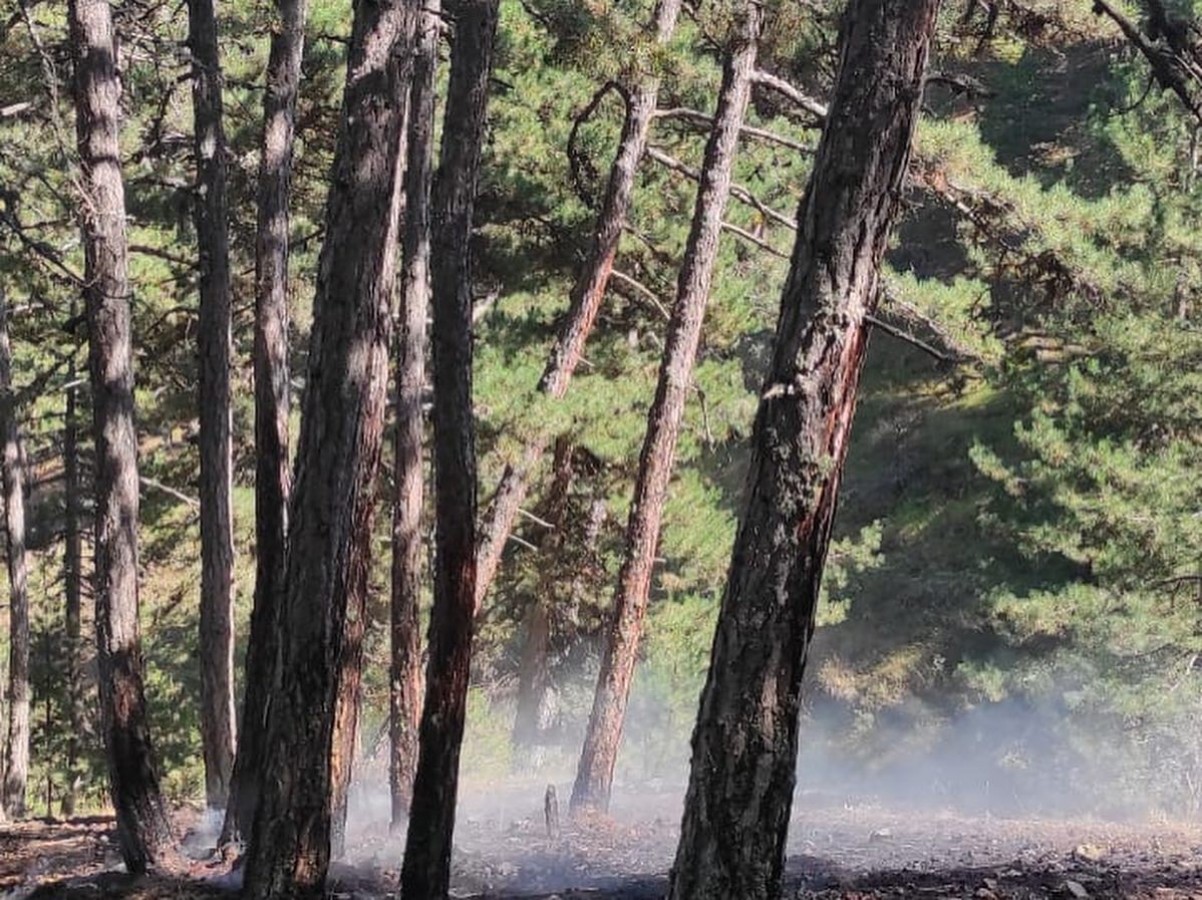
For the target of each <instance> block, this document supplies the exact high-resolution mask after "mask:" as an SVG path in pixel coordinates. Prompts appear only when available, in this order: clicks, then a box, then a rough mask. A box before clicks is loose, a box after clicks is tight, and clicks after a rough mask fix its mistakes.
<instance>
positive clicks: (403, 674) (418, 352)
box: [388, 0, 442, 829]
mask: <svg viewBox="0 0 1202 900" xmlns="http://www.w3.org/2000/svg"><path fill="white" fill-rule="evenodd" d="M418 27H419V35H418V39H417V54H416V56H415V57H414V66H413V88H412V91H411V92H410V95H409V123H408V129H409V135H408V146H407V157H408V159H407V162H406V166H405V236H404V242H403V249H404V260H403V264H402V270H401V314H400V334H398V335H397V338H396V347H397V349H396V357H397V359H396V368H397V374H396V398H397V400H396V502H395V504H394V506H393V513H392V611H391V629H390V635H391V644H392V648H391V649H392V659H391V667H390V670H389V679H390V690H389V739H390V745H391V754H390V756H389V766H388V783H389V788H390V790H391V794H392V827H393V828H394V829H396V828H399V827H400V825H401V823H402V822H404V821H405V818H406V817H407V816H408V815H409V803H410V801H411V800H412V798H413V776H414V773H415V772H416V771H417V734H418V728H419V727H420V723H421V714H422V668H421V662H422V648H421V625H420V621H419V615H418V613H419V606H420V602H421V574H422V555H423V554H422V528H421V523H422V505H423V503H422V500H423V497H422V494H423V488H424V480H423V479H424V476H423V465H422V463H423V459H422V435H423V432H424V429H423V427H422V392H423V391H424V390H425V386H426V316H427V314H428V313H429V308H430V182H431V178H432V171H431V170H432V168H433V150H434V106H435V88H436V86H435V75H436V73H437V69H438V37H439V32H440V31H441V27H442V26H441V20H440V3H439V2H438V0H433V2H430V0H427V3H426V4H425V5H424V6H423V7H422V13H421V18H420V20H419V24H418Z"/></svg>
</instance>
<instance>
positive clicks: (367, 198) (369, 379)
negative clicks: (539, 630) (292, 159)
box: [246, 0, 419, 898]
mask: <svg viewBox="0 0 1202 900" xmlns="http://www.w3.org/2000/svg"><path fill="white" fill-rule="evenodd" d="M418 8H419V7H418V4H417V3H416V2H415V0H386V2H371V0H358V2H356V4H355V18H354V24H353V26H352V34H351V46H350V56H349V59H348V62H347V81H346V89H345V93H344V97H343V110H342V121H341V124H340V127H339V135H338V144H337V148H336V150H335V155H334V169H333V173H332V175H331V178H330V185H331V186H330V195H329V200H328V202H327V206H326V239H325V244H324V245H323V247H322V252H321V258H320V261H319V263H318V275H317V288H316V293H315V297H314V323H313V331H312V337H311V339H310V349H309V369H308V378H307V383H306V388H305V396H304V403H303V409H302V418H301V432H300V441H299V446H298V450H297V467H296V486H295V492H294V494H293V498H292V508H291V525H290V528H289V537H288V546H289V552H288V554H287V562H286V567H287V574H286V579H285V586H284V594H283V608H282V610H281V614H280V616H279V619H278V621H279V625H280V650H279V657H280V666H281V668H280V670H279V672H278V673H276V674H274V675H273V677H272V686H273V691H272V695H271V697H270V699H269V701H268V704H267V710H268V713H267V730H266V731H267V734H266V738H267V740H266V756H265V759H264V763H263V767H262V769H261V772H260V796H259V802H258V805H257V808H256V811H255V815H254V825H253V831H252V838H251V842H250V850H249V854H248V860H247V866H246V896H247V897H250V898H269V897H319V896H321V895H322V893H323V889H324V883H325V877H326V872H327V870H328V868H329V861H330V842H331V838H332V837H333V826H334V825H335V824H336V822H337V818H338V815H339V810H340V809H341V808H342V799H341V798H340V797H339V792H340V790H341V789H342V788H343V787H344V786H345V784H346V782H347V779H348V776H349V767H350V759H349V758H348V757H349V755H350V753H351V752H352V751H353V739H352V740H349V741H348V740H347V738H348V736H353V731H354V728H353V725H354V721H353V719H354V710H355V709H357V705H358V695H359V672H360V664H361V660H362V652H363V647H362V634H363V622H364V617H365V615H366V610H365V599H366V588H367V577H368V569H369V565H368V563H369V551H370V537H371V522H372V518H373V513H374V509H373V507H374V493H375V492H374V482H375V477H376V471H377V468H378V465H379V457H380V445H381V441H382V435H383V424H384V408H385V395H386V393H387V381H388V378H387V374H388V347H389V337H390V334H389V332H390V331H391V321H390V317H391V312H392V302H391V301H392V296H393V290H394V282H395V276H396V260H397V231H398V225H397V219H398V214H399V204H400V185H399V180H400V164H401V153H400V149H401V139H402V119H403V105H402V103H400V102H398V98H399V97H402V96H403V92H405V91H407V90H408V84H407V83H405V82H404V80H403V73H402V68H403V66H402V61H403V60H405V59H406V58H408V57H409V55H410V53H411V42H412V40H413V30H414V25H415V22H416V18H417V13H418ZM348 718H349V719H350V721H348ZM348 744H349V746H348Z"/></svg>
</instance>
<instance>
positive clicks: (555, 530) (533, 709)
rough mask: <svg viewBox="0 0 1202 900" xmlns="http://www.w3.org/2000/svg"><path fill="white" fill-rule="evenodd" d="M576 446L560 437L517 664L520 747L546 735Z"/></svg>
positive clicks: (516, 735)
mask: <svg viewBox="0 0 1202 900" xmlns="http://www.w3.org/2000/svg"><path fill="white" fill-rule="evenodd" d="M572 450H573V447H572V442H571V441H570V440H569V439H568V438H567V437H564V436H561V437H560V438H559V439H558V440H557V441H556V442H555V460H554V462H553V463H552V466H551V469H552V476H551V489H550V490H549V491H548V492H547V499H546V503H545V504H544V507H543V510H542V513H543V518H544V520H545V521H546V522H547V524H548V525H550V530H549V531H548V532H547V533H546V534H545V535H544V537H543V540H542V542H541V544H540V546H539V557H540V558H541V559H542V560H543V561H544V562H543V563H542V571H541V574H540V576H539V579H538V587H537V588H536V590H535V594H534V596H533V597H531V598H530V605H529V607H528V609H527V611H526V627H525V637H524V640H523V642H522V656H521V660H520V661H519V663H518V705H517V711H516V713H515V714H514V718H513V743H514V744H515V745H517V746H518V747H530V746H533V745H534V744H537V743H538V742H539V738H540V736H541V734H542V726H543V723H542V715H541V713H542V709H543V704H544V703H545V701H546V696H547V691H548V689H549V688H550V672H549V660H548V658H547V657H548V654H549V652H550V648H551V604H552V603H553V602H555V598H556V596H557V595H560V594H563V593H566V592H565V591H563V590H561V589H560V587H559V582H560V579H561V577H562V576H563V574H564V573H563V570H562V569H561V568H559V567H557V566H556V565H555V562H554V561H555V559H556V558H557V556H558V555H559V554H560V553H562V551H563V549H564V548H565V545H566V539H565V537H564V533H565V530H566V528H565V526H566V524H567V522H566V520H567V508H568V496H569V494H570V492H571V490H572V479H573V477H574V475H575V470H574V467H573V465H572Z"/></svg>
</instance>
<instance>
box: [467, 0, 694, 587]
mask: <svg viewBox="0 0 1202 900" xmlns="http://www.w3.org/2000/svg"><path fill="white" fill-rule="evenodd" d="M680 6H681V0H659V2H658V3H657V4H656V7H655V14H654V16H653V18H652V22H651V28H652V29H653V30H654V31H655V36H656V41H657V42H658V43H659V44H660V45H661V46H662V45H664V44H666V43H667V42H668V41H669V40H670V39H671V37H672V32H673V31H674V30H675V28H676V19H677V17H678V16H679V14H680ZM658 97H659V77H658V76H657V75H656V74H655V72H654V71H650V72H647V73H645V74H644V75H643V76H642V78H641V79H640V80H639V81H638V83H637V84H635V85H633V86H632V87H631V88H630V89H629V91H628V92H627V105H626V119H625V121H624V122H623V124H622V136H621V139H620V141H619V142H618V152H617V155H616V156H615V157H614V161H613V165H612V166H611V167H610V170H609V183H608V185H607V186H606V189H605V197H604V199H603V200H602V202H601V210H600V211H599V212H598V213H597V223H596V226H595V228H594V231H593V236H592V240H591V241H590V243H589V248H588V255H587V256H586V257H585V260H584V265H583V267H582V268H581V270H580V273H579V274H578V275H577V277H576V283H575V284H574V285H573V287H572V293H571V296H570V299H569V303H568V311H567V315H566V316H565V317H564V319H563V322H562V323H561V324H560V326H559V333H558V335H557V336H556V339H555V344H554V346H553V347H552V348H551V355H550V357H549V358H548V360H547V365H546V368H545V369H544V370H543V375H542V378H541V379H540V381H539V383H538V389H539V390H540V391H541V392H543V393H544V394H549V395H550V396H551V397H553V398H554V399H556V400H561V399H563V396H564V394H566V393H567V390H568V385H569V384H570V383H571V380H572V375H573V374H575V372H576V367H577V366H578V365H579V364H580V360H581V358H582V357H583V356H584V345H585V342H586V341H587V340H588V336H589V334H590V333H591V332H592V330H593V323H594V322H595V321H596V319H597V312H598V311H599V310H600V309H601V301H602V300H603V299H604V297H605V289H606V287H607V286H608V285H609V276H610V272H611V271H612V270H613V264H614V257H615V256H616V255H617V253H618V244H619V242H620V241H621V238H622V229H623V228H624V227H625V226H626V216H627V214H628V213H629V212H630V204H631V201H632V199H633V197H634V184H635V177H636V175H637V174H638V167H639V161H640V160H642V158H643V152H644V150H646V148H647V135H648V133H649V132H650V130H651V122H652V121H653V120H654V118H655V108H656V103H657V98H658ZM550 439H551V435H546V434H539V435H537V436H535V437H534V438H532V439H531V440H530V441H529V443H528V444H527V445H526V448H525V449H524V450H523V451H522V455H521V458H520V459H519V460H518V461H517V462H516V463H511V464H510V465H509V466H507V467H506V468H505V472H504V473H503V474H502V476H501V481H500V483H499V484H498V485H497V489H496V491H495V492H494V494H493V497H492V501H491V503H490V504H489V511H488V519H487V521H486V522H485V523H484V526H483V527H482V528H481V530H480V537H479V547H478V552H477V567H476V607H477V609H479V607H480V606H481V605H482V604H483V603H484V597H485V595H486V594H487V593H488V589H489V587H490V586H491V585H492V581H493V578H494V576H495V575H496V573H497V567H498V566H499V565H500V563H501V555H502V553H504V551H505V542H506V541H508V540H509V535H510V534H512V533H513V526H514V522H515V521H516V520H517V515H518V510H519V509H520V508H521V506H522V502H523V501H524V500H525V499H526V490H527V487H528V485H529V483H530V475H531V473H532V472H533V470H534V468H535V466H536V465H537V464H538V462H539V460H541V459H542V457H543V453H544V452H545V451H546V449H547V443H548V441H549V440H550Z"/></svg>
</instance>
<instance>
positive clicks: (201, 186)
mask: <svg viewBox="0 0 1202 900" xmlns="http://www.w3.org/2000/svg"><path fill="white" fill-rule="evenodd" d="M188 46H189V48H190V49H191V51H192V114H193V121H194V123H195V128H194V132H195V147H196V206H195V218H196V240H197V246H198V250H199V257H200V319H199V327H198V328H197V341H198V343H199V351H200V354H199V355H200V394H199V405H200V648H199V654H200V736H201V746H202V748H203V755H204V764H205V801H206V803H207V804H208V805H209V807H211V808H213V809H224V808H225V805H226V801H227V799H228V798H229V784H230V776H231V774H232V770H233V767H234V741H235V737H234V729H235V720H234V531H233V518H232V515H233V514H232V512H231V506H232V505H233V496H232V492H233V481H232V480H231V477H232V476H231V466H232V456H233V443H232V436H231V431H232V427H231V418H230V344H231V340H232V338H231V334H230V241H229V215H228V209H227V206H226V176H225V165H226V144H225V128H224V125H223V123H222V102H221V62H220V58H219V55H218V49H217V10H216V0H188Z"/></svg>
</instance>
